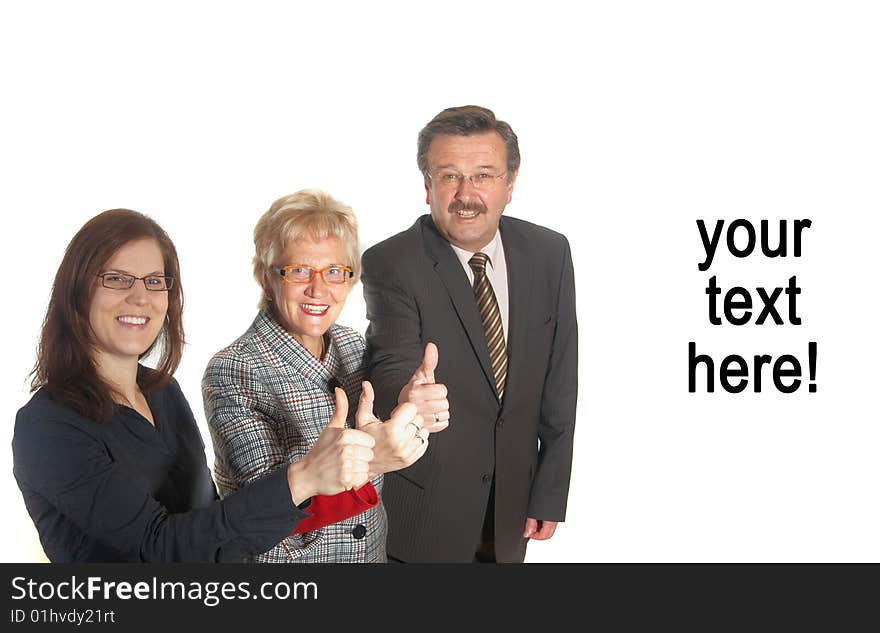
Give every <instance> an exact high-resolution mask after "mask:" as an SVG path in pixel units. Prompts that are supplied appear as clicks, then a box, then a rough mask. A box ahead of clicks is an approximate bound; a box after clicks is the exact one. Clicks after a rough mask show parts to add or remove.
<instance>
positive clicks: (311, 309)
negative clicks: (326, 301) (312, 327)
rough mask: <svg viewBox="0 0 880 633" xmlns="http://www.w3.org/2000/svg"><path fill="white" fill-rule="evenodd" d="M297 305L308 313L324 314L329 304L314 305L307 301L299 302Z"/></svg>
mask: <svg viewBox="0 0 880 633" xmlns="http://www.w3.org/2000/svg"><path fill="white" fill-rule="evenodd" d="M299 307H301V308H302V309H303V310H305V311H306V312H308V313H309V314H324V313H325V312H326V311H327V308H329V307H330V306H315V305H309V304H308V303H301V304H299Z"/></svg>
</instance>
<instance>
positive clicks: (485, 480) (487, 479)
mask: <svg viewBox="0 0 880 633" xmlns="http://www.w3.org/2000/svg"><path fill="white" fill-rule="evenodd" d="M480 479H482V480H483V483H484V484H487V483H489V481H490V480H491V479H492V477H490V476H489V475H483V476H482V477H481V478H480Z"/></svg>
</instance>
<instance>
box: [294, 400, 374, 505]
mask: <svg viewBox="0 0 880 633" xmlns="http://www.w3.org/2000/svg"><path fill="white" fill-rule="evenodd" d="M335 396H336V410H335V411H334V412H333V417H331V418H330V421H329V422H328V423H327V426H326V427H325V428H324V430H323V431H322V432H321V435H320V436H318V441H317V442H315V445H314V446H312V448H311V449H310V450H309V452H308V453H306V454H305V455H304V456H303V458H302V459H301V460H299V461H297V462H294V463H292V464H290V465H289V466H288V468H287V483H288V485H289V486H290V494H291V497H292V498H293V502H294V503H295V504H296V505H299V504H300V503H302V502H303V501H305V500H306V499H308V498H309V497H313V496H315V495H335V494H339V493H340V492H344V491H345V490H351V489H353V488H360V487H361V486H363V485H364V484H366V483H367V481H369V473H370V462H371V460H372V459H373V456H374V455H373V445H374V444H375V441H374V440H373V438H372V437H370V436H369V435H368V434H367V433H364V432H363V431H358V430H356V429H347V428H345V418H346V417H348V397H347V396H346V395H345V392H344V391H343V390H342V389H340V388H338V387H337V388H336V390H335Z"/></svg>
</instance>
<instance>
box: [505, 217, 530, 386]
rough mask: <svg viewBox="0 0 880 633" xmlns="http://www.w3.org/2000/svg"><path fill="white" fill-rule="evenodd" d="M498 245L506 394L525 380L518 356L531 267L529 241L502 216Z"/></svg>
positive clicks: (522, 341) (525, 364) (522, 346)
mask: <svg viewBox="0 0 880 633" xmlns="http://www.w3.org/2000/svg"><path fill="white" fill-rule="evenodd" d="M499 228H500V231H501V243H502V244H503V245H504V259H505V262H506V263H507V294H508V302H507V303H508V310H509V312H508V315H507V319H508V332H507V386H506V387H505V389H504V392H505V393H511V390H516V389H517V388H518V387H519V385H520V384H522V380H523V379H524V377H525V373H524V372H525V370H527V369H528V362H529V361H528V359H527V358H524V357H522V356H521V355H520V354H521V353H522V352H523V350H525V348H526V345H525V343H526V336H527V331H528V326H527V319H526V314H527V311H528V307H529V305H530V301H531V293H532V277H533V275H534V267H533V266H532V264H531V262H530V261H529V257H528V242H527V240H526V238H525V236H524V235H523V234H522V233H521V232H519V231H517V230H516V226H515V225H513V224H512V223H511V222H508V221H506V219H505V218H504V216H502V217H501V224H500V227H499Z"/></svg>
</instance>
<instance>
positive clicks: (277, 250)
mask: <svg viewBox="0 0 880 633" xmlns="http://www.w3.org/2000/svg"><path fill="white" fill-rule="evenodd" d="M304 236H308V237H310V238H311V239H313V240H322V239H325V238H328V237H336V238H338V239H339V240H340V241H341V242H342V243H343V244H344V245H345V250H346V254H347V255H348V259H349V261H347V262H335V263H338V264H344V265H346V266H349V267H350V268H351V269H352V270H354V278H353V279H352V284H354V283H356V282H357V280H358V279H359V278H360V274H361V258H360V244H359V243H358V229H357V218H356V217H355V215H354V211H352V209H351V207H349V206H348V205H346V204H343V203H342V202H339V201H338V200H336V199H335V198H333V197H332V196H330V195H329V194H328V193H326V192H324V191H321V190H319V189H303V190H301V191H297V192H296V193H293V194H290V195H289V196H284V197H282V198H278V200H276V201H275V202H273V203H272V206H271V207H269V210H268V211H266V213H264V214H263V217H261V218H260V219H259V221H258V222H257V226H256V227H254V250H255V253H254V279H256V280H257V283H258V284H260V287H261V288H262V289H263V294H262V296H261V297H260V303H259V307H260V309H264V308H266V307H268V306H269V304H270V303H271V302H272V301H273V299H274V292H275V289H276V288H277V285H278V283H279V282H278V279H279V277H278V274H277V273H275V272H274V271H273V270H272V266H283V265H285V264H289V263H291V262H282V261H280V260H279V258H280V257H281V256H282V255H283V253H284V251H285V250H286V248H287V246H288V245H289V244H290V243H291V242H293V241H294V240H296V239H298V238H300V237H304ZM293 263H297V262H293Z"/></svg>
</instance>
